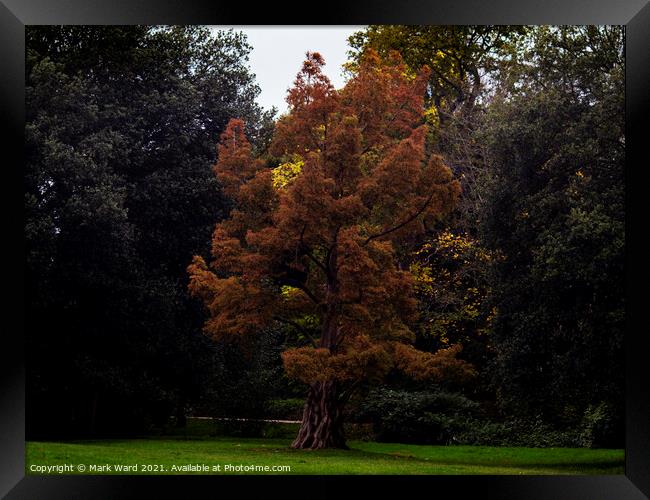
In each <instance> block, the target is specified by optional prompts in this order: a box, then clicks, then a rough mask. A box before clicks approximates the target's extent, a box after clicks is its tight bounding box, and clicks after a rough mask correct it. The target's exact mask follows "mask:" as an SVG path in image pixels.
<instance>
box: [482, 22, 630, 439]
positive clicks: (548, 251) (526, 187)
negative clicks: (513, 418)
mask: <svg viewBox="0 0 650 500" xmlns="http://www.w3.org/2000/svg"><path fill="white" fill-rule="evenodd" d="M483 133H484V134H485V135H484V138H485V139H484V140H485V141H486V144H487V145H488V147H489V150H490V154H491V158H490V163H491V168H492V169H493V170H492V171H491V175H490V179H491V180H490V183H489V187H488V189H486V193H485V194H486V198H485V204H484V206H483V209H482V212H481V213H482V217H481V221H482V225H481V228H482V238H483V240H484V241H485V242H486V244H487V245H488V246H489V247H490V248H493V249H498V250H499V251H500V252H502V253H503V257H504V258H503V259H502V260H499V261H497V263H496V266H495V275H494V287H493V289H494V297H493V300H494V305H495V307H496V308H497V310H498V314H497V316H496V319H495V326H494V338H493V341H494V346H495V350H496V352H497V358H496V362H495V364H494V368H495V371H494V381H495V384H496V387H497V390H498V395H499V399H500V402H501V405H502V408H503V409H504V411H506V412H508V413H514V414H519V415H529V416H532V415H536V416H541V417H542V418H543V419H545V420H547V421H548V422H551V423H554V424H557V425H578V424H580V423H581V420H582V419H583V418H584V417H583V416H584V415H589V414H593V413H594V411H595V409H596V408H598V407H601V408H602V406H603V405H605V406H606V407H607V408H609V409H610V410H611V411H608V412H604V413H608V414H609V415H610V418H611V419H612V420H611V422H610V423H611V426H612V432H611V433H610V435H609V437H608V438H607V439H610V441H607V439H605V438H604V439H605V441H607V442H610V443H611V439H615V437H616V428H617V425H618V426H619V427H618V430H619V431H620V429H621V427H620V424H621V422H622V421H621V418H622V405H623V399H622V397H623V396H622V395H623V393H624V390H623V365H622V361H623V351H622V341H623V327H624V319H625V315H624V307H625V304H624V267H623V264H624V248H625V234H624V218H625V213H624V194H625V190H624V164H625V163H624V161H625V136H624V31H623V28H622V27H617V26H607V27H593V26H589V27H543V28H538V29H536V30H535V31H534V34H533V36H532V37H531V43H530V45H529V48H528V50H526V51H525V52H523V53H522V54H521V57H520V58H519V59H518V60H517V61H516V62H515V63H514V64H513V65H512V68H511V70H510V72H509V74H508V78H507V79H504V80H503V81H502V85H501V86H500V88H499V90H498V92H497V95H496V98H495V99H494V101H493V102H492V103H491V106H490V111H489V116H488V119H487V121H486V123H485V126H484V129H483ZM601 413H603V412H601ZM612 415H613V416H612ZM583 423H584V422H583ZM618 437H620V434H619V436H618ZM619 444H620V443H619Z"/></svg>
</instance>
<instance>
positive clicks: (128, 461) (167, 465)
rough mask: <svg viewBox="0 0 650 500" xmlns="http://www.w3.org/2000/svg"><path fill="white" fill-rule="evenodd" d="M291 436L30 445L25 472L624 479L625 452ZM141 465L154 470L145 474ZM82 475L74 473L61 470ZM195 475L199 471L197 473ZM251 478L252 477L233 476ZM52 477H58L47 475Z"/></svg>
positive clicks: (180, 438)
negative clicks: (303, 445) (329, 441)
mask: <svg viewBox="0 0 650 500" xmlns="http://www.w3.org/2000/svg"><path fill="white" fill-rule="evenodd" d="M290 442H291V440H290V439H284V438H282V439H271V438H234V437H194V438H191V437H169V436H167V437H162V438H148V439H132V440H101V441H74V442H28V443H27V450H26V473H27V474H28V475H40V473H38V472H32V471H31V466H32V465H35V466H38V465H61V464H73V465H74V466H75V467H76V466H77V465H78V464H84V465H85V466H86V472H85V474H88V473H91V474H98V473H103V474H121V473H124V472H116V471H115V470H110V471H106V472H89V471H88V467H89V466H90V465H91V464H96V465H102V464H112V465H113V467H114V465H115V464H125V465H136V466H138V467H137V469H138V470H137V471H136V472H126V473H127V474H134V473H137V474H187V473H192V472H184V471H179V472H174V471H173V470H172V466H173V465H174V464H176V465H187V464H206V465H207V466H209V467H210V468H211V467H212V466H214V465H221V471H212V470H211V471H210V472H203V473H204V474H205V473H207V474H224V473H226V474H228V473H229V472H225V471H224V466H225V464H233V465H240V464H243V465H262V466H264V465H268V466H274V465H276V466H277V465H288V466H290V467H291V471H290V472H280V473H278V472H271V473H272V474H623V464H624V453H623V450H591V449H584V448H498V447H486V446H425V445H411V444H408V445H407V444H396V443H376V442H364V441H350V442H348V445H349V446H350V449H349V450H318V451H306V450H292V449H290V448H289V443H290ZM141 465H158V466H159V467H158V468H159V471H158V472H156V471H155V470H154V471H143V470H142V468H141V467H139V466H141ZM66 473H67V474H70V473H72V474H79V472H78V471H76V470H75V471H74V472H66ZM194 473H198V472H194ZM230 473H240V474H251V472H236V471H235V472H230ZM262 473H263V472H262ZM52 474H57V472H52Z"/></svg>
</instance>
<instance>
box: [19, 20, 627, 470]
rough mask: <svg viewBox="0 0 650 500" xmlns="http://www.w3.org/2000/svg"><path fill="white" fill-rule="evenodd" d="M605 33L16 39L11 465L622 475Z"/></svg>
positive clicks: (72, 31)
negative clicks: (21, 374) (15, 366)
mask: <svg viewBox="0 0 650 500" xmlns="http://www.w3.org/2000/svg"><path fill="white" fill-rule="evenodd" d="M625 45H626V29H625V26H622V25H401V24H377V25H341V26H308V25H305V26H258V25H255V26H253V25H251V26H225V25H224V26H221V25H218V26H215V25H139V24H136V25H28V26H25V61H24V69H25V127H24V151H25V153H24V154H25V165H24V176H23V177H24V180H23V182H24V193H23V199H24V242H25V243H24V246H25V266H24V267H25V278H24V279H25V285H24V286H25V433H26V443H25V465H24V467H25V475H26V476H52V475H54V476H61V475H193V474H208V475H228V474H237V475H262V474H270V475H283V476H285V475H414V474H421V475H422V474H423V475H599V476H602V475H607V476H609V475H623V474H624V473H625V351H624V342H623V341H624V335H625V325H626V288H625V258H626V256H625V251H626V245H625V243H626V230H625V229H626V221H625V215H626V204H625V188H626V177H625V175H626V174H625V158H626V146H625V136H626V120H625V84H626V81H625V69H626V59H625Z"/></svg>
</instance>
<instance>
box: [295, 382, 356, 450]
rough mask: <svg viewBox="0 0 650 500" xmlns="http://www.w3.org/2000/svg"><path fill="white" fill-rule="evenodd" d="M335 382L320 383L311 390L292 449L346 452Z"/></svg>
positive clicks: (311, 387)
mask: <svg viewBox="0 0 650 500" xmlns="http://www.w3.org/2000/svg"><path fill="white" fill-rule="evenodd" d="M338 392H339V388H338V384H337V383H336V382H335V381H333V380H332V381H327V382H316V383H314V384H312V385H311V386H310V388H309V394H308V396H307V402H306V403H305V410H304V412H303V414H302V423H301V425H300V431H298V436H297V437H296V439H295V440H294V442H293V443H292V444H291V447H292V448H301V449H306V448H309V449H312V450H315V449H320V448H343V449H347V446H346V445H345V438H344V437H343V414H342V413H343V411H342V410H343V408H342V404H341V403H340V401H339V394H338Z"/></svg>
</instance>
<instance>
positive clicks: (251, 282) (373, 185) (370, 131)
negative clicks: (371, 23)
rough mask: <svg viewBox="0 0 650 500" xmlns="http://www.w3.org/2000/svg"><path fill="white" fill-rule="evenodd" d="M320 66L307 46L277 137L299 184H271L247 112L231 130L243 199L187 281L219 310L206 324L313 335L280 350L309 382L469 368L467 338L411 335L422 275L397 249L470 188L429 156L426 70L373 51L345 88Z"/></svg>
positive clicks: (231, 163) (224, 166)
mask: <svg viewBox="0 0 650 500" xmlns="http://www.w3.org/2000/svg"><path fill="white" fill-rule="evenodd" d="M323 64H324V61H323V59H322V57H321V56H320V55H319V54H317V53H311V54H308V57H307V60H306V61H305V63H304V65H303V68H302V70H301V72H300V73H299V74H298V77H297V78H296V81H295V83H294V87H293V88H292V89H291V90H290V91H289V94H288V97H287V101H288V103H289V106H290V108H289V109H290V112H289V114H288V115H286V116H284V117H282V118H281V119H280V120H279V122H278V124H277V127H276V131H275V136H274V140H273V142H272V144H271V151H272V153H273V154H275V155H277V156H280V157H282V158H284V159H285V161H296V160H295V158H299V159H300V161H301V167H300V169H299V172H298V173H297V174H296V175H294V176H293V177H292V178H291V182H287V183H286V184H285V185H283V187H282V188H281V189H278V188H277V187H274V184H273V179H272V172H271V170H270V169H265V168H263V166H262V163H261V162H260V161H259V160H257V159H255V158H252V157H251V147H250V144H249V143H248V141H247V140H246V138H245V136H244V134H243V129H244V124H243V122H242V121H241V120H232V121H231V122H230V123H229V125H228V127H227V129H226V131H225V132H224V133H223V134H222V136H221V141H220V143H219V146H218V151H219V159H218V162H217V164H216V165H215V167H214V171H215V174H216V176H217V178H218V180H219V181H220V182H221V184H222V185H223V188H224V191H225V192H226V193H227V194H228V195H229V196H230V197H231V198H232V199H233V201H234V203H235V208H233V210H232V211H231V213H230V216H229V218H227V219H226V220H224V221H223V222H221V223H219V224H217V226H216V228H215V231H214V238H213V243H212V257H213V260H212V261H211V263H210V267H208V265H207V264H206V262H205V261H204V260H203V259H201V258H199V257H196V258H195V259H194V261H193V263H192V264H191V265H190V266H189V268H188V271H189V273H190V291H191V292H192V294H194V295H195V296H197V297H200V298H201V299H202V300H203V301H204V303H205V305H206V307H207V309H208V311H209V313H210V319H209V320H208V322H207V323H206V326H205V331H206V333H207V334H209V335H212V336H215V337H223V336H229V335H230V336H232V335H246V334H252V333H254V332H255V331H259V330H260V329H261V328H263V327H264V326H267V325H269V324H270V323H271V322H272V321H274V320H277V321H281V322H282V323H284V324H286V325H290V327H291V328H294V329H295V330H296V331H297V332H298V333H301V334H302V335H301V337H300V338H303V339H312V345H309V346H302V347H298V348H295V349H290V350H287V351H286V352H285V353H284V354H283V360H284V365H285V368H286V371H287V373H288V374H289V375H290V376H292V377H295V378H297V379H300V380H302V381H304V382H307V383H314V382H323V381H328V380H338V381H352V380H358V379H360V378H366V377H370V378H373V377H381V376H382V375H383V374H385V373H386V372H387V371H388V370H390V369H392V368H396V369H400V370H403V371H404V372H405V373H407V374H409V375H411V376H413V377H415V378H418V379H421V378H431V377H432V378H440V377H443V376H447V375H454V376H455V377H461V378H462V376H468V375H470V374H471V369H470V368H469V367H468V366H467V365H465V364H464V363H463V362H461V361H459V360H457V359H456V355H457V353H458V349H457V348H450V349H447V350H445V351H441V352H439V353H435V354H431V353H422V352H419V351H417V350H415V349H414V348H413V347H412V346H410V345H409V343H410V342H412V341H413V334H412V332H411V329H410V327H409V325H412V324H413V321H414V320H415V314H416V303H415V299H414V298H413V296H414V293H413V279H412V276H411V273H410V272H409V271H408V270H402V269H400V268H399V267H398V265H397V262H396V256H395V249H396V248H397V245H399V244H400V243H401V242H402V240H403V239H406V238H413V237H415V236H417V235H418V234H421V233H422V232H423V230H424V224H425V222H426V221H427V220H435V219H437V218H440V217H441V216H443V215H445V214H446V213H448V211H449V210H450V209H451V208H452V207H453V206H454V203H455V201H456V199H457V197H458V195H459V193H460V187H459V183H458V182H457V181H456V180H454V179H452V175H451V171H450V170H449V168H448V167H447V166H446V165H445V164H444V162H443V160H442V159H441V158H440V157H438V156H431V157H429V158H427V157H426V154H425V138H426V134H427V129H426V125H425V121H424V104H423V94H424V92H423V91H424V86H425V84H426V81H427V78H428V69H427V68H424V69H423V70H422V71H421V72H420V73H418V74H417V75H413V74H411V73H409V71H408V70H407V68H406V66H405V65H404V64H403V62H402V61H401V59H400V58H399V55H397V54H392V55H391V57H390V58H389V60H388V61H381V60H380V59H379V57H378V56H377V54H375V53H373V52H372V51H368V53H367V54H366V56H365V58H364V59H363V61H362V62H361V64H360V67H359V71H358V73H357V74H356V75H355V76H354V77H353V78H352V79H351V80H350V81H349V82H348V84H347V85H346V86H345V88H343V89H342V90H341V91H336V90H335V89H334V88H333V87H332V85H331V84H330V82H329V80H328V79H327V77H326V76H325V75H323V73H322V71H321V70H322V66H323ZM307 319H310V320H309V321H308V320H307Z"/></svg>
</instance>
